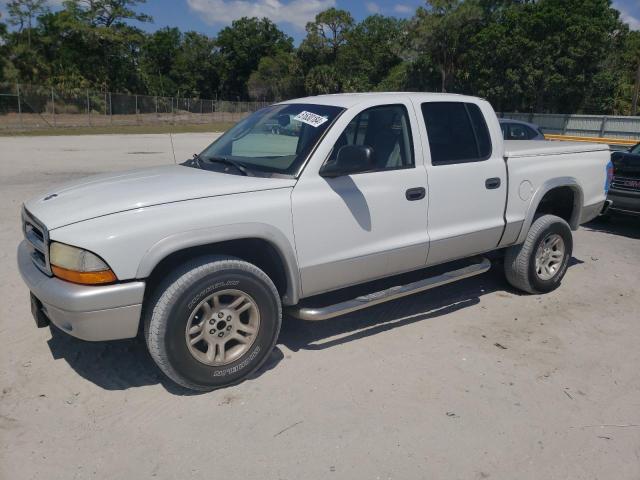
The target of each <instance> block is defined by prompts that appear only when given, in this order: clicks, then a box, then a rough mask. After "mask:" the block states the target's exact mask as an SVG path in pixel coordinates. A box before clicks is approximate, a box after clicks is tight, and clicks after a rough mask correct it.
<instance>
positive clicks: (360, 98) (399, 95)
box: [282, 92, 480, 108]
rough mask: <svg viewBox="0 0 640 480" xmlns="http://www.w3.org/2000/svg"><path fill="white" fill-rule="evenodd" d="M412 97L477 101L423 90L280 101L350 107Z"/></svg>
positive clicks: (452, 94)
mask: <svg viewBox="0 0 640 480" xmlns="http://www.w3.org/2000/svg"><path fill="white" fill-rule="evenodd" d="M407 99H414V100H417V101H422V102H428V101H435V100H437V101H458V102H459V101H461V100H463V99H467V100H471V101H475V102H477V101H478V100H480V99H479V98H478V97H470V96H468V95H458V94H455V93H425V92H366V93H335V94H332V95H316V96H312V97H303V98H294V99H292V100H287V101H286V102H282V103H311V104H316V105H333V106H336V107H344V108H350V107H353V106H354V105H357V104H359V103H363V102H372V101H373V102H376V101H380V102H390V101H391V102H393V101H400V100H407Z"/></svg>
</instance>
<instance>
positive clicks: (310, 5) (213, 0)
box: [0, 0, 640, 43]
mask: <svg viewBox="0 0 640 480" xmlns="http://www.w3.org/2000/svg"><path fill="white" fill-rule="evenodd" d="M6 3H7V0H0V11H3V10H4V6H5V4H6ZM61 3H62V0H49V4H50V5H51V6H52V7H53V8H55V6H56V5H59V4H61ZM423 4H424V2H423V1H422V0H351V1H349V0H257V1H253V2H250V1H247V0H148V1H147V3H146V4H145V5H143V6H142V10H143V11H144V12H146V13H149V14H150V15H151V16H153V19H154V23H153V24H150V25H147V26H145V27H144V28H145V29H147V30H156V29H158V28H162V27H165V26H175V27H179V28H180V29H181V30H196V31H198V32H202V33H206V34H208V35H215V34H216V33H217V32H218V31H219V30H220V29H221V28H223V27H225V26H226V25H229V24H230V23H231V21H232V20H234V19H236V18H240V17H243V16H250V17H251V16H257V17H268V18H270V19H271V20H273V21H274V22H275V23H277V24H278V25H279V26H280V28H282V29H283V30H284V31H285V32H287V33H288V34H289V35H291V36H292V37H294V38H295V39H296V43H298V42H299V41H300V40H301V39H302V38H303V37H304V26H305V24H306V22H308V21H309V20H312V19H313V17H314V16H315V15H316V13H318V12H320V11H322V10H324V9H326V8H329V7H333V6H335V7H337V8H343V9H345V10H349V11H350V12H351V14H352V15H353V16H354V17H355V18H356V19H357V20H360V19H362V18H364V17H366V16H367V15H369V14H371V13H382V14H385V15H395V16H397V17H400V18H406V17H410V16H411V15H412V14H413V12H414V11H415V9H416V8H417V7H418V6H419V5H423ZM613 4H614V6H615V7H616V8H617V9H618V10H620V12H621V13H622V17H623V19H624V20H625V21H626V22H627V23H629V25H630V26H631V28H633V29H634V30H640V0H614V2H613Z"/></svg>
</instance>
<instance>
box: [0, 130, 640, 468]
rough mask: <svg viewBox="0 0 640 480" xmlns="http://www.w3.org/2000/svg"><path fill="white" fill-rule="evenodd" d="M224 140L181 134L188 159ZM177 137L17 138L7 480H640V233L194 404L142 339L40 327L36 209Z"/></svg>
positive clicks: (488, 277) (2, 220) (607, 227)
mask: <svg viewBox="0 0 640 480" xmlns="http://www.w3.org/2000/svg"><path fill="white" fill-rule="evenodd" d="M211 138H212V136H211V135H203V134H189V135H177V136H175V137H174V142H175V146H176V152H177V156H178V158H179V159H184V158H186V157H187V156H189V155H190V154H191V153H193V152H195V151H198V150H200V149H201V148H202V147H203V146H205V145H206V144H207V143H208V142H209V141H210V140H211ZM170 152H171V150H170V142H169V138H168V137H167V136H161V135H157V136H156V135H145V136H103V137H97V136H96V137H56V138H48V137H40V138H19V139H10V138H0V204H1V205H2V208H1V209H0V267H1V269H2V276H1V282H0V298H1V299H2V301H1V302H0V335H1V337H0V338H1V340H2V348H1V349H0V389H1V393H0V395H1V396H0V478H2V479H11V480H18V479H31V478H37V479H42V478H46V479H73V478H79V479H84V478H110V479H130V478H152V477H153V478H171V479H185V478H198V479H202V478H228V479H276V478H278V479H292V480H297V479H320V478H336V479H338V478H340V479H389V478H392V479H409V478H410V479H418V478H425V479H426V478H429V479H431V478H437V479H486V478H490V479H510V480H511V479H518V480H523V479H545V480H549V479H565V478H570V479H572V480H575V479H616V480H622V479H636V480H637V479H638V478H640V369H639V368H638V365H640V348H638V345H639V344H640V314H639V312H640V300H639V296H638V295H639V292H640V223H639V222H638V221H637V220H615V221H613V222H609V223H604V222H598V223H592V224H590V225H588V226H586V227H584V228H582V229H581V230H580V231H579V232H577V233H576V235H575V243H576V246H575V252H574V256H575V258H574V261H573V262H572V263H573V265H572V266H571V268H570V269H569V271H568V273H567V276H566V278H565V281H564V282H563V285H562V287H561V288H560V289H559V290H557V291H555V292H553V293H551V294H549V295H545V296H521V295H518V294H517V293H515V292H514V291H513V290H511V289H510V288H509V287H508V286H507V285H506V283H505V281H504V278H503V276H502V274H501V272H500V268H499V267H497V268H495V269H493V270H492V271H491V272H489V273H488V274H485V275H483V276H480V277H477V278H474V279H469V280H466V281H464V282H461V283H458V284H454V285H450V286H447V287H443V288H440V289H438V290H436V291H432V292H430V293H426V294H422V295H418V296H413V297H409V298H407V299H403V300H400V301H396V302H393V303H389V304H385V305H381V306H378V307H375V308H373V309H370V310H368V311H363V312H360V313H358V314H353V315H350V316H347V317H344V318H339V319H335V320H331V321H327V322H321V323H316V324H311V323H304V322H300V321H296V320H293V319H285V323H284V326H283V330H282V334H281V338H280V340H279V342H278V345H277V348H276V349H275V350H274V352H273V354H272V356H271V358H270V360H269V362H268V363H267V365H266V366H265V367H264V368H263V369H262V370H260V371H259V372H258V373H257V374H256V375H255V377H254V378H253V379H251V380H249V381H247V382H245V383H243V384H241V385H238V386H236V387H233V388H228V389H225V390H220V391H216V392H213V393H209V394H200V395H190V394H186V393H185V392H184V391H182V390H180V389H178V388H176V387H174V386H173V385H172V384H171V383H170V382H168V381H167V380H166V379H165V378H164V377H163V376H162V375H161V374H160V372H159V371H158V370H157V369H156V368H155V366H154V364H153V363H152V361H151V360H150V358H149V356H148V354H147V353H146V351H145V348H144V346H143V345H142V344H140V343H138V342H137V341H135V340H131V341H121V342H110V343H97V344H92V343H85V342H81V341H78V340H75V339H72V338H70V337H67V336H66V335H65V334H62V333H59V332H56V331H49V330H48V329H41V330H38V329H36V328H35V325H34V322H33V320H32V319H31V315H30V312H29V302H28V292H27V289H26V288H25V286H24V285H23V284H22V282H21V280H20V278H19V275H18V272H17V270H16V265H15V248H16V246H17V244H18V242H19V240H20V236H21V234H20V229H19V208H20V204H21V202H22V201H24V200H25V199H27V198H29V197H31V196H33V195H34V194H36V193H37V192H39V191H42V190H43V189H45V188H47V187H49V186H51V185H53V184H55V183H58V182H61V181H64V180H68V179H70V178H74V177H82V176H85V175H89V174H91V173H95V172H102V171H108V170H118V169H124V168H128V167H134V166H136V167H138V166H143V165H155V164H162V163H171V162H172V161H173V158H172V155H171V153H170Z"/></svg>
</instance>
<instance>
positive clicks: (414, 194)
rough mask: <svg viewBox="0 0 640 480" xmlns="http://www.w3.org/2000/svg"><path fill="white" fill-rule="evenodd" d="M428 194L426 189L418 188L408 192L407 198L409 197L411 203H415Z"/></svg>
mask: <svg viewBox="0 0 640 480" xmlns="http://www.w3.org/2000/svg"><path fill="white" fill-rule="evenodd" d="M426 194H427V191H426V190H425V189H424V187H416V188H410V189H409V190H407V191H406V193H405V196H406V197H407V200H409V201H410V202H414V201H416V200H422V199H423V198H424V196H425V195H426Z"/></svg>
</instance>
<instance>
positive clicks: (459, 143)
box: [422, 102, 491, 165]
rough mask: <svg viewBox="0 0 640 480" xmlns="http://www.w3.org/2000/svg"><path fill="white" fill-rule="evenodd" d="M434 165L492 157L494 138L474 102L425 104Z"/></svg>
mask: <svg viewBox="0 0 640 480" xmlns="http://www.w3.org/2000/svg"><path fill="white" fill-rule="evenodd" d="M422 115H423V117H424V123H425V125H426V127H427V136H428V137H429V148H430V150H431V164H432V165H449V164H452V163H465V162H479V161H482V160H486V159H487V158H489V157H490V156H491V136H490V135H489V129H488V128H487V124H486V122H485V120H484V116H483V115H482V112H481V111H480V108H479V107H478V106H477V105H476V104H474V103H464V102H428V103H423V104H422Z"/></svg>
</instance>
